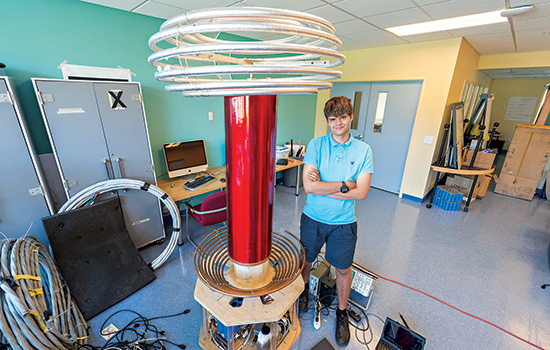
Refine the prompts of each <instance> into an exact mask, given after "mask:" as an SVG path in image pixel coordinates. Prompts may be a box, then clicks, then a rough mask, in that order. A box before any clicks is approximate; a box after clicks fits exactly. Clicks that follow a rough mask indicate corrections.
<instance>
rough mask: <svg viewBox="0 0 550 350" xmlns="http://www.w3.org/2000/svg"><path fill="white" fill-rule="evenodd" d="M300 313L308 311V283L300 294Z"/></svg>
mask: <svg viewBox="0 0 550 350" xmlns="http://www.w3.org/2000/svg"><path fill="white" fill-rule="evenodd" d="M299 308H300V312H307V311H308V310H309V283H308V284H306V286H305V288H304V291H303V292H302V294H300V304H299Z"/></svg>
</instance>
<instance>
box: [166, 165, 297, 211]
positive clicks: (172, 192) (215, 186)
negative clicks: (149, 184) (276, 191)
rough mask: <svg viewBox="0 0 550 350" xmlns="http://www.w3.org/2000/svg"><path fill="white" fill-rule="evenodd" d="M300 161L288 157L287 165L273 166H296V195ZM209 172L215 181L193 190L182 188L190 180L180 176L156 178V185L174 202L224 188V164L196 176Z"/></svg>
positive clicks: (281, 167)
mask: <svg viewBox="0 0 550 350" xmlns="http://www.w3.org/2000/svg"><path fill="white" fill-rule="evenodd" d="M302 164H303V163H302V161H301V160H297V159H290V158H288V164H287V165H277V166H276V167H275V171H276V172H279V171H283V170H286V169H290V168H293V167H298V169H297V171H296V193H295V194H296V195H299V194H300V193H299V187H298V184H299V183H300V182H299V181H298V180H299V177H300V169H301V167H302ZM207 173H209V174H211V175H212V176H214V177H216V181H213V182H211V183H209V184H208V185H206V186H204V187H201V188H198V189H196V190H194V191H189V190H187V189H185V188H183V185H184V184H185V183H187V182H188V181H191V179H186V180H183V179H182V178H180V177H177V178H173V179H170V178H168V179H160V180H157V186H158V187H160V189H161V190H163V191H164V192H166V193H167V194H168V195H169V196H170V197H172V199H173V200H174V201H176V202H178V201H182V200H186V199H190V198H192V197H195V196H199V195H201V194H204V193H207V192H212V191H216V190H219V189H222V188H225V186H226V183H225V182H221V181H220V179H222V178H225V165H221V166H217V167H215V168H210V169H208V172H204V173H199V174H196V175H197V176H201V175H205V174H207ZM172 185H173V186H172Z"/></svg>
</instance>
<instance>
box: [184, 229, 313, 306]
mask: <svg viewBox="0 0 550 350" xmlns="http://www.w3.org/2000/svg"><path fill="white" fill-rule="evenodd" d="M272 239H273V240H272V248H271V255H270V256H269V265H270V266H271V267H272V268H273V269H274V272H275V274H274V277H273V279H272V280H271V281H270V282H269V283H268V284H267V285H265V286H262V287H260V288H255V289H254V288H252V289H243V288H239V287H237V286H234V285H232V284H231V283H230V282H229V281H228V280H227V278H226V276H225V271H226V270H227V269H228V268H229V265H230V262H231V260H230V258H229V253H228V250H227V227H225V226H224V227H222V228H220V229H217V230H216V231H214V232H212V233H211V234H210V235H208V236H207V237H206V238H205V239H204V240H203V241H202V242H201V243H200V244H199V246H198V247H197V250H196V251H195V255H194V264H195V271H196V272H197V275H198V276H199V278H200V279H201V281H202V282H203V283H204V284H205V285H207V286H208V287H209V288H211V289H213V290H215V291H217V292H220V293H222V294H226V295H231V296H238V297H253V296H260V295H266V294H269V293H274V292H276V291H278V290H280V289H282V288H284V287H286V286H288V285H289V284H291V283H292V282H294V280H295V279H296V278H298V277H300V276H301V272H302V269H303V268H304V261H305V254H304V248H303V247H302V244H301V243H300V240H299V239H298V238H297V237H296V236H294V235H293V234H292V233H290V232H288V231H286V234H280V233H277V232H273V235H272Z"/></svg>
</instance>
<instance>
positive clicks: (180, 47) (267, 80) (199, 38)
mask: <svg viewBox="0 0 550 350" xmlns="http://www.w3.org/2000/svg"><path fill="white" fill-rule="evenodd" d="M341 46H342V42H341V41H340V39H338V38H337V37H336V35H335V33H334V27H333V26H332V25H331V24H330V22H328V21H326V20H324V19H322V18H320V17H318V16H314V15H311V14H308V13H302V12H298V11H291V10H282V9H272V8H263V7H229V8H226V7H223V8H214V9H207V10H195V11H190V12H187V13H185V14H183V15H180V16H176V17H173V18H171V19H169V20H167V21H166V22H164V23H163V24H162V25H161V27H160V31H159V32H158V33H155V34H154V35H152V36H151V38H150V39H149V47H150V48H151V49H152V50H153V51H155V53H153V54H151V55H150V56H149V58H148V61H149V63H150V64H152V65H154V66H156V67H157V69H158V72H157V73H156V74H155V78H156V79H158V80H163V81H170V82H173V83H178V84H181V85H186V86H185V87H181V88H175V87H174V86H173V85H171V86H167V87H166V89H167V90H168V91H181V92H182V93H183V95H185V96H216V95H243V94H250V95H256V94H260V93H263V94H297V93H315V92H317V90H318V89H327V88H330V87H331V85H332V84H331V83H328V82H324V80H329V79H337V78H340V77H341V76H342V73H341V72H340V71H338V70H335V69H333V68H334V67H337V66H340V65H341V64H343V63H344V62H345V59H346V58H345V56H344V55H343V54H341V53H340V52H339V51H338V50H339V49H340V48H341ZM237 81H238V82H241V83H240V84H237V83H236V82H237Z"/></svg>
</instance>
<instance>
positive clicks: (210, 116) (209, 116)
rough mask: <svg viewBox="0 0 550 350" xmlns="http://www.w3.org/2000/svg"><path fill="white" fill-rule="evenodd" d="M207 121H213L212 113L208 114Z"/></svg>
mask: <svg viewBox="0 0 550 350" xmlns="http://www.w3.org/2000/svg"><path fill="white" fill-rule="evenodd" d="M208 120H214V112H208Z"/></svg>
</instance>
